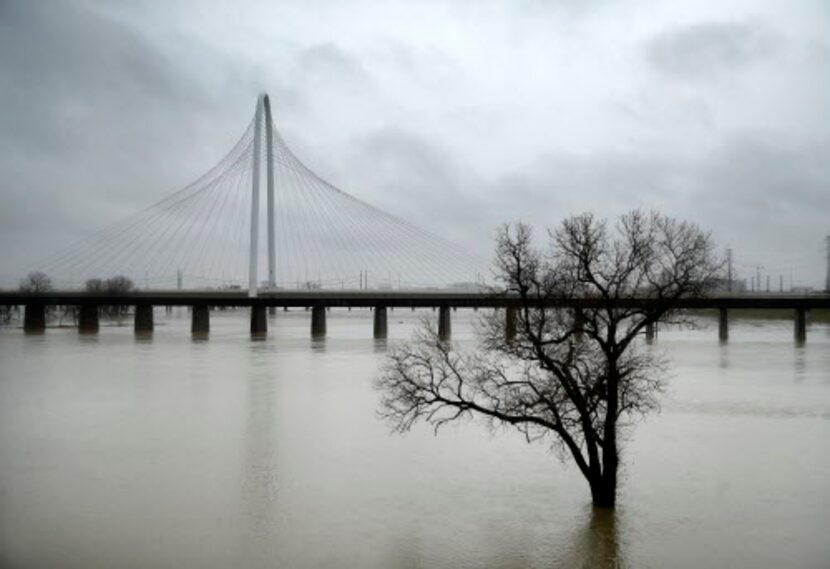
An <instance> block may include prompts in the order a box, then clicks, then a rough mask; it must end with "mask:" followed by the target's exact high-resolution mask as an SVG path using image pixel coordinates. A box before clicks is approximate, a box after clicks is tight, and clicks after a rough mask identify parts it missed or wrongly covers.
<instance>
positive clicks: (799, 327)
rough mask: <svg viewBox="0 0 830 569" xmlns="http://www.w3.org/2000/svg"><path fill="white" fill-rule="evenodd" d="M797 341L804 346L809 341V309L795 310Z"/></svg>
mask: <svg viewBox="0 0 830 569" xmlns="http://www.w3.org/2000/svg"><path fill="white" fill-rule="evenodd" d="M794 332H795V341H796V342H798V343H799V344H803V343H804V342H806V341H807V309H806V308H796V309H795V330H794Z"/></svg>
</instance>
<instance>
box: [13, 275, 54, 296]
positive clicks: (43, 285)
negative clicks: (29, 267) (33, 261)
mask: <svg viewBox="0 0 830 569" xmlns="http://www.w3.org/2000/svg"><path fill="white" fill-rule="evenodd" d="M50 290H52V279H50V278H49V276H48V275H47V274H46V273H42V272H40V271H34V272H31V273H29V274H28V275H26V278H25V279H23V280H22V281H20V291H21V292H26V293H29V294H38V293H42V292H49V291H50Z"/></svg>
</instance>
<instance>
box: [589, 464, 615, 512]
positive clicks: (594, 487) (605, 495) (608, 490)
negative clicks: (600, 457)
mask: <svg viewBox="0 0 830 569" xmlns="http://www.w3.org/2000/svg"><path fill="white" fill-rule="evenodd" d="M590 484H591V499H592V501H593V503H594V506H595V507H597V508H613V507H614V505H615V503H616V501H617V473H616V472H614V473H613V474H612V475H611V476H600V477H599V478H598V479H597V480H591V481H590Z"/></svg>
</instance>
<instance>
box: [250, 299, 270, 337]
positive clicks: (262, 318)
mask: <svg viewBox="0 0 830 569" xmlns="http://www.w3.org/2000/svg"><path fill="white" fill-rule="evenodd" d="M266 333H268V316H267V314H266V308H265V307H264V306H252V307H251V334H254V335H263V334H266Z"/></svg>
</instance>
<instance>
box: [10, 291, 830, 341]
mask: <svg viewBox="0 0 830 569" xmlns="http://www.w3.org/2000/svg"><path fill="white" fill-rule="evenodd" d="M654 303H655V301H654V299H649V298H646V297H643V298H628V299H621V300H619V301H618V305H619V306H620V307H621V308H622V307H634V306H637V307H647V306H649V305H650V304H654ZM2 305H5V306H24V307H25V312H24V319H23V320H24V323H23V328H24V330H25V331H26V332H30V333H31V332H42V331H44V330H45V328H46V307H47V306H76V307H78V328H79V330H80V331H81V332H87V333H89V332H92V333H94V332H97V331H98V314H99V308H100V307H107V306H133V307H135V311H134V315H135V331H136V333H149V332H152V330H153V307H155V306H188V307H191V309H192V310H191V319H192V322H191V330H192V332H193V333H194V334H206V333H208V332H209V330H210V308H211V307H244V308H249V309H250V314H251V333H252V334H264V333H266V332H267V330H268V319H267V311H268V310H271V311H272V312H273V311H274V310H276V308H277V307H283V308H286V309H287V308H289V307H300V308H306V309H310V311H311V334H312V336H315V337H319V336H324V335H325V334H326V309H327V308H330V307H347V308H372V309H373V311H374V336H375V337H376V338H385V337H386V334H387V329H388V325H387V310H388V309H389V308H411V309H415V308H437V309H438V313H439V314H438V325H439V334H440V335H441V336H442V337H444V338H449V337H450V335H451V310H454V309H457V308H474V309H477V308H504V309H505V330H506V333H507V334H508V335H512V334H514V333H515V323H514V319H515V314H516V312H515V311H516V309H517V308H519V307H520V306H521V305H522V301H521V299H520V298H519V297H518V296H514V295H507V294H498V293H492V292H452V291H445V290H423V291H409V292H407V291H375V290H360V291H357V290H344V291H270V292H263V291H259V292H258V294H257V296H250V295H249V293H248V291H212V290H211V291H208V290H205V291H178V290H176V291H140V292H129V293H123V294H104V293H90V292H79V291H52V292H46V293H38V294H27V293H22V292H0V306H2ZM599 305H600V299H598V298H591V297H585V298H547V299H540V300H539V301H537V302H535V303H534V307H537V308H573V309H580V308H591V307H596V306H599ZM677 307H678V308H681V309H687V310H717V311H718V313H719V326H718V330H719V337H720V339H721V340H722V341H726V340H728V338H729V310H735V309H765V310H784V311H790V312H791V313H792V314H793V321H794V337H795V339H796V341H798V342H803V341H805V340H806V338H807V313H808V312H809V311H810V310H815V309H830V294H813V295H791V294H789V295H788V294H766V295H712V296H707V297H700V298H687V299H683V300H681V301H679V302H678V303H677ZM646 335H647V336H651V337H653V335H654V330H653V329H650V330H647V331H646Z"/></svg>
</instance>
